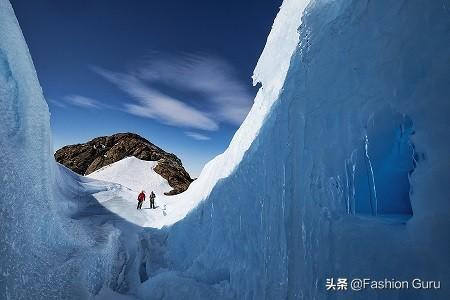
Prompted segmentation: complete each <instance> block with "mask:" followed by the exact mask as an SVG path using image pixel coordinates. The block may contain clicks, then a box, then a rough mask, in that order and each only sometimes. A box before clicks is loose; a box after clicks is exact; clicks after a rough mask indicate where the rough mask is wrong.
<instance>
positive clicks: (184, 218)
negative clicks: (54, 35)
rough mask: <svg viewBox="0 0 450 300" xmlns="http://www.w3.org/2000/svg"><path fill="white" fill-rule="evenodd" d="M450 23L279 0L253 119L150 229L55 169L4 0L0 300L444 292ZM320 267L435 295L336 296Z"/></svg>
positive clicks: (443, 13)
mask: <svg viewBox="0 0 450 300" xmlns="http://www.w3.org/2000/svg"><path fill="white" fill-rule="evenodd" d="M449 16H450V3H449V1H447V0H444V1H427V2H424V1H420V0H409V1H407V0H400V1H395V2H392V1H387V0H379V1H369V0H335V1H332V0H315V1H306V0H305V1H303V0H285V1H284V2H283V5H282V7H281V9H280V12H279V13H278V15H277V18H276V20H275V22H274V26H273V28H272V31H271V33H270V35H269V37H268V40H267V44H266V46H265V49H264V51H263V53H262V55H261V58H260V60H259V62H258V65H257V67H256V69H255V75H254V80H255V82H259V83H261V88H260V90H259V91H258V94H257V96H256V99H255V104H254V106H253V107H252V110H251V112H250V113H249V116H248V117H247V119H246V120H245V121H244V124H243V125H242V126H241V128H239V130H238V132H237V133H236V135H235V136H234V138H233V141H232V142H231V145H230V147H229V148H228V149H227V150H226V151H225V153H223V154H222V155H220V156H218V157H217V158H215V159H214V160H213V161H211V162H210V163H208V165H207V166H206V167H205V169H204V170H203V171H202V174H201V175H200V177H199V179H198V180H197V181H196V182H194V183H193V184H192V185H191V187H190V188H189V189H188V191H187V192H186V193H183V194H181V195H177V196H175V197H178V199H179V200H180V201H182V200H185V202H184V203H185V207H184V209H181V210H180V211H179V212H178V213H179V215H177V216H176V217H175V218H174V219H172V221H171V222H169V223H168V224H167V225H168V226H166V227H163V228H161V229H157V228H141V227H139V226H136V225H133V224H131V223H127V222H126V220H122V219H120V218H119V217H117V216H113V215H112V214H108V212H106V211H104V210H102V207H101V206H99V205H98V203H96V200H95V199H94V198H93V197H92V193H93V191H92V189H93V188H92V186H91V188H90V189H91V190H90V189H89V188H87V187H86V186H87V185H86V180H88V179H85V178H81V177H78V176H75V175H74V174H72V173H70V172H69V171H68V170H66V169H64V168H60V167H58V166H57V165H56V163H55V162H54V161H53V159H52V155H51V151H50V144H51V143H50V139H51V138H50V129H49V113H48V108H47V106H46V104H45V100H44V98H43V96H42V91H41V88H40V86H39V83H38V80H37V77H36V74H35V71H34V68H33V64H32V61H31V57H30V55H29V53H28V50H27V46H26V43H25V41H24V39H23V37H22V34H21V31H20V28H19V26H18V23H17V20H16V18H15V16H14V13H13V11H12V8H11V6H10V4H9V2H8V1H7V0H0V97H1V104H0V105H1V106H0V108H1V111H2V114H1V115H0V118H1V123H2V127H1V129H0V135H1V140H0V151H1V153H2V155H1V160H0V162H1V170H0V175H1V180H2V189H1V190H0V196H1V198H0V200H1V203H2V206H1V210H0V216H1V219H0V220H1V227H0V232H1V235H2V240H1V244H0V251H1V252H0V254H1V258H0V267H1V271H2V274H1V280H0V296H1V298H6V299H8V298H10V299H29V298H42V299H49V298H89V297H94V296H95V295H97V297H98V298H102V297H103V298H105V299H107V298H109V299H110V298H111V297H130V298H131V299H133V298H137V299H161V298H166V299H177V298H181V297H185V298H189V299H211V298H216V299H219V298H220V299H233V298H234V299H282V298H287V299H325V298H333V297H335V298H341V297H345V298H355V299H367V298H377V297H378V298H385V297H389V298H393V299H421V298H424V297H427V298H440V299H448V297H449V296H450V289H449V288H448V287H446V286H445V283H447V282H449V279H450V266H449V265H448V263H447V262H448V253H450V240H449V230H450V224H449V223H450V218H449V217H450V216H449V214H450V203H449V201H448V188H447V185H448V183H449V182H450V171H449V170H450V168H449V167H450V165H449V161H448V153H449V150H450V149H449V148H450V147H449V145H450V143H449V142H448V140H447V137H448V120H447V115H448V113H449V112H450V101H449V100H448V97H449V95H450V82H449V79H450V69H449V63H450V52H449V51H448V49H449V48H450V39H449V38H448V37H449V33H450V18H449ZM24 187H27V188H26V189H25V188H24ZM98 188H99V189H101V187H98ZM183 197H184V199H183ZM192 206H195V208H194V209H192V210H190V209H189V208H190V207H192ZM92 210H95V212H96V213H95V216H89V215H85V214H84V213H83V212H86V211H88V212H89V211H92ZM73 211H78V212H79V213H77V214H73ZM175 221H177V222H175ZM172 223H174V224H172ZM150 254H151V255H150ZM331 277H345V278H360V277H366V278H372V279H377V280H382V279H384V278H388V279H390V278H396V279H399V280H410V279H412V278H421V279H424V280H440V281H441V282H442V287H441V289H439V290H415V289H405V290H392V291H383V293H382V294H379V293H380V291H376V290H365V291H361V292H351V291H348V292H347V294H330V292H327V291H326V290H325V280H326V278H331ZM125 295H126V296H125Z"/></svg>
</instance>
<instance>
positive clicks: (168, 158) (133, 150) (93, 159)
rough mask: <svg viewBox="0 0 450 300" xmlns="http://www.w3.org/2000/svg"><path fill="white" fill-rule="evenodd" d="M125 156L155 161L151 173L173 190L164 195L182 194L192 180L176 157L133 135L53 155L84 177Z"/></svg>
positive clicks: (96, 141) (98, 140) (103, 139)
mask: <svg viewBox="0 0 450 300" xmlns="http://www.w3.org/2000/svg"><path fill="white" fill-rule="evenodd" d="M128 156H135V157H136V158H139V159H142V160H147V161H158V164H157V165H156V167H155V168H154V170H155V172H156V173H158V174H159V175H161V176H162V177H163V178H165V179H166V180H167V181H168V183H169V185H170V186H171V187H172V188H173V190H171V191H170V192H168V193H166V195H175V194H179V193H182V192H184V191H185V190H187V188H188V187H189V185H190V184H191V182H192V181H193V179H191V176H190V175H189V174H188V173H187V172H186V170H185V169H184V168H183V164H182V163H181V160H180V159H179V158H178V157H177V156H175V155H174V154H172V153H167V152H165V151H164V150H162V149H161V148H159V147H157V146H155V145H154V144H152V143H150V142H149V141H148V140H146V139H144V138H143V137H141V136H139V135H137V134H134V133H117V134H114V135H111V136H102V137H98V138H95V139H93V140H91V141H89V142H87V143H84V144H77V145H70V146H65V147H63V148H61V149H59V150H58V151H56V153H55V159H56V161H57V162H59V163H60V164H63V165H64V166H66V167H67V168H69V169H71V170H72V171H74V172H76V173H78V174H80V175H88V174H90V173H92V172H94V171H96V170H98V169H100V168H102V167H104V166H106V165H109V164H112V163H114V162H117V161H119V160H121V159H123V158H125V157H128Z"/></svg>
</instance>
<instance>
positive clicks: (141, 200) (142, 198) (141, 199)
mask: <svg viewBox="0 0 450 300" xmlns="http://www.w3.org/2000/svg"><path fill="white" fill-rule="evenodd" d="M137 200H138V205H137V209H142V202H144V201H145V191H141V193H140V194H139V196H138V198H137Z"/></svg>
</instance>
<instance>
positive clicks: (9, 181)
mask: <svg viewBox="0 0 450 300" xmlns="http://www.w3.org/2000/svg"><path fill="white" fill-rule="evenodd" d="M0 112H1V113H0V124H1V126H0V180H1V188H0V270H1V273H0V299H67V298H68V297H71V298H86V297H87V296H88V295H89V294H93V293H95V292H96V291H98V290H100V288H101V286H102V285H103V284H104V283H105V282H107V281H108V279H109V278H110V276H111V272H110V271H111V269H112V267H111V266H112V259H113V258H115V255H113V254H114V253H116V248H117V245H116V244H115V242H116V241H117V239H116V238H115V236H116V231H114V230H111V229H110V230H109V231H108V232H106V231H105V229H104V228H101V227H98V228H97V230H96V232H95V233H96V235H93V234H92V232H91V233H88V232H87V231H86V227H85V226H84V225H82V224H81V223H79V222H77V221H76V220H73V219H68V218H66V217H65V215H64V213H65V212H69V211H70V212H71V213H74V212H76V209H75V207H72V208H71V209H68V207H69V206H73V205H76V206H77V205H80V203H87V202H88V201H92V200H94V201H95V199H94V198H92V197H90V196H88V193H87V192H86V191H84V192H81V190H82V189H81V186H80V185H79V183H78V182H77V177H73V174H69V173H66V172H65V170H64V169H59V168H58V167H57V165H56V163H55V162H54V159H53V153H52V151H51V145H52V143H51V140H50V124H49V111H48V107H47V104H46V102H45V100H44V97H43V94H42V90H41V87H40V85H39V82H38V79H37V77H36V72H35V69H34V66H33V62H32V60H31V57H30V54H29V52H28V48H27V45H26V43H25V40H24V38H23V36H22V32H21V30H20V28H19V25H18V23H17V20H16V17H15V15H14V12H13V9H12V7H11V5H10V3H9V1H7V0H0ZM83 194H84V197H83ZM75 195H76V196H75ZM72 200H75V201H73V202H71V201H72ZM95 202H96V201H95Z"/></svg>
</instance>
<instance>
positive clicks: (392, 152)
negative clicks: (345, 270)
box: [353, 107, 419, 217]
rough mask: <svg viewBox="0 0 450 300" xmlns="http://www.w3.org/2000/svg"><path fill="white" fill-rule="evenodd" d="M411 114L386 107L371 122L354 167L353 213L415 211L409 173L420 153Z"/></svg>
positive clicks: (386, 213)
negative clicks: (411, 198) (414, 136)
mask: <svg viewBox="0 0 450 300" xmlns="http://www.w3.org/2000/svg"><path fill="white" fill-rule="evenodd" d="M413 134H414V128H413V122H412V120H411V118H410V117H409V116H407V115H404V114H401V113H399V112H396V111H394V110H393V109H392V108H390V107H389V108H384V109H382V110H380V111H379V112H377V113H375V114H374V115H373V117H372V118H371V120H370V121H369V122H368V124H367V127H366V132H365V134H364V137H363V138H362V141H361V147H360V149H358V151H357V155H356V156H357V158H356V163H355V168H354V176H355V177H354V178H355V180H354V184H355V185H354V190H353V192H354V206H353V213H355V214H363V215H373V216H401V217H411V216H412V215H413V211H412V207H411V201H410V194H411V185H410V181H409V176H410V175H411V174H412V172H413V171H414V169H415V166H416V161H417V159H418V157H419V156H418V155H417V154H416V153H415V150H414V144H413V143H412V141H411V136H412V135H413Z"/></svg>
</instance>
